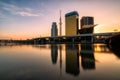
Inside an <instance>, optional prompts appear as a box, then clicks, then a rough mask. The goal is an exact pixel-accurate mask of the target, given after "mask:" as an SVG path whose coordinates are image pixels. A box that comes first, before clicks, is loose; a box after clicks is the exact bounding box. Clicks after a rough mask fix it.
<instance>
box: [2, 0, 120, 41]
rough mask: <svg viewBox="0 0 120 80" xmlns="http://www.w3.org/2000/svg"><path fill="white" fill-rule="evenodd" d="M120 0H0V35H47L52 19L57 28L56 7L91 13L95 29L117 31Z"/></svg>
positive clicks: (86, 14)
mask: <svg viewBox="0 0 120 80" xmlns="http://www.w3.org/2000/svg"><path fill="white" fill-rule="evenodd" d="M119 4H120V0H0V39H11V38H12V39H27V38H33V37H39V36H50V29H51V25H52V22H54V21H55V22H57V25H58V29H59V10H62V23H63V24H62V29H63V35H64V31H65V30H64V28H65V23H64V19H65V17H64V15H65V14H66V13H68V12H70V11H74V10H76V11H78V13H79V18H81V17H82V16H93V17H94V18H95V24H99V25H98V26H97V27H96V28H95V32H107V31H108V32H109V31H114V30H115V29H117V30H118V31H120V29H119V28H120V22H119V21H120V10H119V9H120V5H119Z"/></svg>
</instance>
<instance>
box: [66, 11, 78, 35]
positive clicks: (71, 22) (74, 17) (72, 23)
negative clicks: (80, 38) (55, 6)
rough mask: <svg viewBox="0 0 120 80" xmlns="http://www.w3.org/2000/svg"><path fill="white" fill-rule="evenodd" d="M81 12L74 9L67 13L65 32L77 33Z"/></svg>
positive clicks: (69, 33) (67, 33)
mask: <svg viewBox="0 0 120 80" xmlns="http://www.w3.org/2000/svg"><path fill="white" fill-rule="evenodd" d="M78 20H79V14H78V12H77V11H73V12H70V13H67V14H65V34H66V35H76V34H78V28H79V21H78Z"/></svg>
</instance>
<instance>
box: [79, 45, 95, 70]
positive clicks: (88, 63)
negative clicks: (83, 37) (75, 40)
mask: <svg viewBox="0 0 120 80" xmlns="http://www.w3.org/2000/svg"><path fill="white" fill-rule="evenodd" d="M80 54H81V65H82V68H83V69H85V70H86V69H95V58H94V47H93V44H81V51H80Z"/></svg>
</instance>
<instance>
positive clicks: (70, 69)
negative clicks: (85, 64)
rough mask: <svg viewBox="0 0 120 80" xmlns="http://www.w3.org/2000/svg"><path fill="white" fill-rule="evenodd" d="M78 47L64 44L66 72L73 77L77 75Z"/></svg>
mask: <svg viewBox="0 0 120 80" xmlns="http://www.w3.org/2000/svg"><path fill="white" fill-rule="evenodd" d="M78 52H79V51H78V45H68V44H66V72H67V73H69V74H72V75H74V76H76V75H78V74H79V53H78Z"/></svg>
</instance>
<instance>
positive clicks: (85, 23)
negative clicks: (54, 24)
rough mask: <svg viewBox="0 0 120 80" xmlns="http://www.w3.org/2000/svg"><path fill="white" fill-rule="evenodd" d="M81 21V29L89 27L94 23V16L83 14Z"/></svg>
mask: <svg viewBox="0 0 120 80" xmlns="http://www.w3.org/2000/svg"><path fill="white" fill-rule="evenodd" d="M80 21H81V29H82V28H88V27H91V26H93V25H94V18H93V17H89V16H83V17H82V18H81V20H80Z"/></svg>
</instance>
